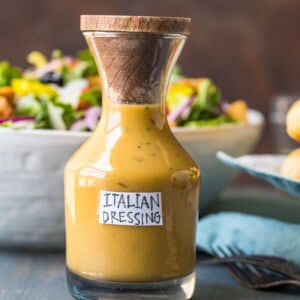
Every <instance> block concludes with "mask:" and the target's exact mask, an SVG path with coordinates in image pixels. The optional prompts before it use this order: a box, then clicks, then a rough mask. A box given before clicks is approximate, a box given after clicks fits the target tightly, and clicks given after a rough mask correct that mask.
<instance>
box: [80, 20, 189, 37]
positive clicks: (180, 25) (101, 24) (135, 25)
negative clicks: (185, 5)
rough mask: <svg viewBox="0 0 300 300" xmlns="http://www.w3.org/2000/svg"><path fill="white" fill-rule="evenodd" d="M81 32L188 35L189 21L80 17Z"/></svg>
mask: <svg viewBox="0 0 300 300" xmlns="http://www.w3.org/2000/svg"><path fill="white" fill-rule="evenodd" d="M80 21H81V22H80V29H81V30H82V31H109V32H114V31H116V32H149V33H170V34H172V33H173V34H185V35H187V34H189V33H190V24H191V19H189V18H180V17H152V16H102V15H82V16H81V20H80Z"/></svg>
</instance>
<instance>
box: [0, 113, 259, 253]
mask: <svg viewBox="0 0 300 300" xmlns="http://www.w3.org/2000/svg"><path fill="white" fill-rule="evenodd" d="M263 123H264V118H263V116H262V114H261V113H259V112H257V111H253V110H251V111H249V124H243V125H240V124H232V125H231V124H226V125H221V126H217V127H207V128H196V129H192V128H174V129H173V132H174V134H175V136H176V137H177V139H178V140H179V141H180V142H181V143H182V145H183V146H184V148H185V149H186V150H187V151H188V152H189V153H190V154H191V156H192V157H193V158H194V160H195V161H196V162H197V163H198V164H199V166H200V169H201V174H202V188H201V201H200V203H201V205H200V208H201V210H203V209H204V210H205V209H206V208H207V207H209V206H210V205H211V204H212V203H213V201H214V200H215V199H217V197H218V195H219V194H220V192H221V191H222V190H223V189H224V188H225V187H227V186H228V185H229V184H230V182H231V181H232V180H233V178H234V176H235V174H236V172H237V171H236V170H234V169H228V168H226V167H225V166H224V165H223V164H222V163H221V162H220V161H218V160H217V159H216V153H217V152H218V151H220V150H221V151H224V152H226V153H228V154H230V155H232V156H240V155H244V154H247V153H249V152H250V151H251V150H252V148H253V147H254V146H255V145H256V143H257V142H258V140H259V137H260V135H261V131H262V127H263ZM88 136H89V133H83V132H70V131H69V132H68V131H57V130H23V131H16V130H11V129H1V130H0V141H1V143H0V178H1V180H0V246H3V245H5V246H18V247H30V248H33V247H35V248H41V247H42V248H63V247H64V239H65V234H64V201H63V199H64V196H63V169H64V166H65V164H66V162H67V161H68V159H69V158H70V156H71V155H72V154H73V153H74V152H75V151H76V149H77V148H78V147H79V146H80V145H81V144H82V143H83V142H84V141H85V140H86V139H87V137H88Z"/></svg>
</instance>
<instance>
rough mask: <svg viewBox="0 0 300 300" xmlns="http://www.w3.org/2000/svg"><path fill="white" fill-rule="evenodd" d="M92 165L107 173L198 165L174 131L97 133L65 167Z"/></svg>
mask: <svg viewBox="0 0 300 300" xmlns="http://www.w3.org/2000/svg"><path fill="white" fill-rule="evenodd" d="M86 168H92V169H93V170H94V171H96V170H99V171H102V172H106V173H111V172H114V173H115V172H119V173H120V174H122V173H123V172H124V173H127V174H128V173H132V172H133V173H135V174H142V173H145V172H151V173H153V174H154V175H157V176H159V174H160V173H164V172H170V171H178V170H189V169H190V168H196V169H199V168H198V166H197V164H196V163H195V162H194V161H193V159H192V158H191V157H190V155H189V154H188V153H187V152H186V150H185V149H184V148H183V147H182V146H181V145H180V143H179V142H178V141H177V139H176V138H175V137H174V136H173V134H172V133H168V132H160V131H158V132H152V133H144V134H143V133H142V134H140V133H138V134H132V133H130V132H129V133H124V132H123V134H122V135H119V136H118V137H116V136H115V135H99V133H98V134H94V135H93V136H92V137H91V138H89V139H88V140H87V141H86V143H85V144H83V145H82V146H81V148H80V149H78V151H77V152H76V153H75V154H74V155H73V156H72V157H71V159H70V160H69V162H68V163H67V165H66V170H73V171H79V170H83V169H86Z"/></svg>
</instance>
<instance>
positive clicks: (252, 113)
mask: <svg viewBox="0 0 300 300" xmlns="http://www.w3.org/2000/svg"><path fill="white" fill-rule="evenodd" d="M248 119H249V123H245V124H243V123H228V124H222V125H218V126H206V127H193V128H190V127H173V128H171V130H172V132H173V133H174V134H175V135H176V134H177V133H178V134H180V135H182V134H185V133H186V134H196V133H197V134H199V133H214V132H220V130H222V131H223V130H226V131H227V130H230V131H235V130H241V129H245V128H260V127H262V126H263V125H264V124H265V118H264V115H263V114H262V113H261V112H260V111H258V110H254V109H249V110H248ZM2 133H12V134H14V133H15V134H24V135H33V136H37V135H38V136H49V137H50V136H56V137H66V138H68V137H81V138H86V137H89V136H90V135H91V134H92V132H78V131H69V130H57V129H11V128H0V134H2Z"/></svg>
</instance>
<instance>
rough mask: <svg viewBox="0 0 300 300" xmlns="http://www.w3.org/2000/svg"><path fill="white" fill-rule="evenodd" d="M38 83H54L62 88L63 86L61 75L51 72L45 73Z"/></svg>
mask: <svg viewBox="0 0 300 300" xmlns="http://www.w3.org/2000/svg"><path fill="white" fill-rule="evenodd" d="M40 81H41V82H42V83H54V84H57V85H59V86H63V84H64V80H63V77H62V75H61V74H60V73H57V72H53V71H50V72H47V73H45V74H44V75H43V76H42V78H41V79H40Z"/></svg>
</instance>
